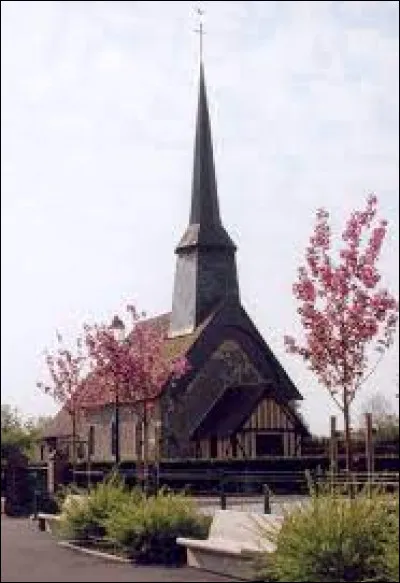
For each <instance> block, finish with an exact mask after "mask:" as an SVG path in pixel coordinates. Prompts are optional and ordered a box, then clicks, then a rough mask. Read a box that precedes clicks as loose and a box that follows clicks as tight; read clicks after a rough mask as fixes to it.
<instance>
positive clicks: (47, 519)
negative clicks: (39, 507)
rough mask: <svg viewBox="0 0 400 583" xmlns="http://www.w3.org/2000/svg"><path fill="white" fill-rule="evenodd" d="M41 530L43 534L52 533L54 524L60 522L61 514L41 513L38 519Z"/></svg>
mask: <svg viewBox="0 0 400 583" xmlns="http://www.w3.org/2000/svg"><path fill="white" fill-rule="evenodd" d="M36 519H37V522H38V527H39V530H41V531H43V532H45V531H46V532H52V526H53V524H54V522H57V521H58V520H60V515H59V514H46V513H45V512H39V513H38V515H37V517H36Z"/></svg>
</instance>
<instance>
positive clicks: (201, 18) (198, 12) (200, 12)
mask: <svg viewBox="0 0 400 583" xmlns="http://www.w3.org/2000/svg"><path fill="white" fill-rule="evenodd" d="M196 14H197V15H198V16H199V28H196V29H195V32H197V33H198V35H199V39H200V62H202V61H203V35H204V29H203V16H204V10H202V9H201V8H199V7H196Z"/></svg>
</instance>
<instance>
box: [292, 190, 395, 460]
mask: <svg viewBox="0 0 400 583" xmlns="http://www.w3.org/2000/svg"><path fill="white" fill-rule="evenodd" d="M377 205H378V201H377V198H376V196H374V195H370V196H369V198H368V200H367V204H366V208H365V209H364V210H362V211H355V212H353V213H352V214H351V216H350V219H349V220H348V222H347V224H346V227H345V229H344V231H343V233H342V242H343V245H342V248H341V249H340V252H339V257H334V254H333V250H332V242H331V229H330V225H329V213H328V212H327V211H326V210H324V209H320V210H318V212H317V215H316V226H315V230H314V233H313V235H312V237H311V239H310V243H309V245H308V247H307V248H306V261H305V265H303V266H301V267H300V268H299V271H298V280H297V282H296V283H295V284H294V286H293V293H294V296H295V298H296V300H297V301H298V302H299V304H300V305H299V308H298V313H299V314H300V318H301V324H302V327H303V330H304V337H303V338H302V339H301V341H300V342H298V341H297V340H295V339H294V338H293V337H291V336H285V344H286V348H287V350H288V351H289V352H290V353H293V354H297V355H298V356H300V357H302V358H303V359H304V360H305V361H306V362H307V363H308V365H309V368H310V369H311V370H312V371H313V372H314V373H315V374H316V376H317V378H318V380H319V381H320V382H321V383H322V384H323V385H324V386H325V387H326V388H327V389H328V391H329V393H330V395H331V397H332V398H333V400H334V401H335V403H336V404H337V406H338V407H339V408H340V410H341V411H342V413H343V420H344V430H345V442H346V468H347V470H348V471H350V470H351V467H352V455H351V429H350V428H351V425H350V421H351V419H350V408H351V404H352V402H353V400H354V398H355V396H356V394H357V391H358V390H359V389H360V387H361V385H362V384H363V383H364V382H365V381H366V379H367V378H368V377H369V376H370V375H371V374H372V373H373V372H374V370H375V369H376V367H377V366H378V364H379V362H380V361H381V359H382V356H383V354H384V352H385V351H386V350H387V349H388V348H389V347H390V346H391V344H392V343H393V339H394V333H395V330H396V326H397V319H398V303H397V301H396V299H395V298H394V297H393V295H392V294H391V293H389V291H388V290H387V289H384V288H381V287H378V284H379V282H380V279H381V276H380V274H379V271H378V268H377V261H378V258H379V254H380V251H381V248H382V244H383V241H384V238H385V235H386V231H387V221H385V220H378V219H377V216H376V215H377ZM371 349H374V350H375V351H376V355H377V356H376V358H375V359H374V362H372V363H371V360H373V359H372V358H371V357H372V350H371Z"/></svg>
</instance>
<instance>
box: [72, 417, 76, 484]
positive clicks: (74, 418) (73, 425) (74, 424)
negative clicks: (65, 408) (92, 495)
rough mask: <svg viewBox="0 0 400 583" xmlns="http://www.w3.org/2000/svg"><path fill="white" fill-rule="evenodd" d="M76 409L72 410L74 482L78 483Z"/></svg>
mask: <svg viewBox="0 0 400 583" xmlns="http://www.w3.org/2000/svg"><path fill="white" fill-rule="evenodd" d="M75 472H76V411H75V410H74V411H73V412H72V482H73V483H74V484H75V483H76V474H75Z"/></svg>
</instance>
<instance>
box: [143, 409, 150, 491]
mask: <svg viewBox="0 0 400 583" xmlns="http://www.w3.org/2000/svg"><path fill="white" fill-rule="evenodd" d="M148 425H149V423H148V418H147V406H146V402H145V403H144V405H143V490H144V493H145V494H146V495H147V492H148V484H149V467H148V465H149V455H148V444H149V427H148Z"/></svg>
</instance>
